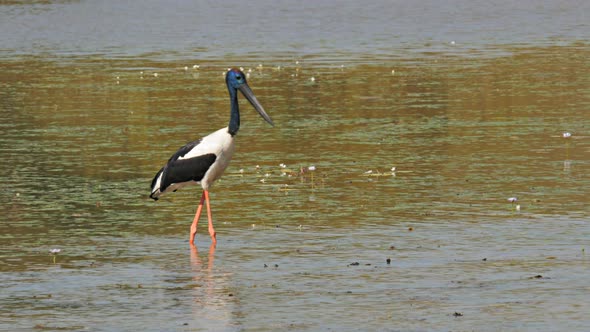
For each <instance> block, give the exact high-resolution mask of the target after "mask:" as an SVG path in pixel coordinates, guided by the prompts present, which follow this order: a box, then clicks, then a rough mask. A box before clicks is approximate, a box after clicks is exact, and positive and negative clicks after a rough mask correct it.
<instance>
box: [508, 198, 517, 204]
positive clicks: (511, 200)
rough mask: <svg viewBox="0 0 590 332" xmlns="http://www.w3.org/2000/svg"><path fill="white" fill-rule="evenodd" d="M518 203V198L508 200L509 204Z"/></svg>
mask: <svg viewBox="0 0 590 332" xmlns="http://www.w3.org/2000/svg"><path fill="white" fill-rule="evenodd" d="M517 201H518V198H517V197H510V198H508V202H510V203H516V202H517Z"/></svg>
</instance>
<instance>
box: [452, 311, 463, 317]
mask: <svg viewBox="0 0 590 332" xmlns="http://www.w3.org/2000/svg"><path fill="white" fill-rule="evenodd" d="M453 316H455V317H463V313H461V312H458V311H455V313H453Z"/></svg>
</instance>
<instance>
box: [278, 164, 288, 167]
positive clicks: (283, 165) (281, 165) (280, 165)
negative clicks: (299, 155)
mask: <svg viewBox="0 0 590 332" xmlns="http://www.w3.org/2000/svg"><path fill="white" fill-rule="evenodd" d="M279 167H281V168H287V165H285V164H283V163H280V164H279Z"/></svg>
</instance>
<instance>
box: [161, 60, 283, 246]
mask: <svg viewBox="0 0 590 332" xmlns="http://www.w3.org/2000/svg"><path fill="white" fill-rule="evenodd" d="M225 82H226V84H227V89H228V90H229V97H230V102H231V107H230V118H229V125H228V126H227V127H225V128H222V129H219V130H218V131H216V132H214V133H211V134H209V135H207V136H205V137H203V138H201V139H200V140H196V141H193V142H190V143H188V144H186V145H185V146H183V147H181V148H180V149H179V150H178V151H176V153H175V154H174V155H172V157H170V159H169V160H168V162H167V163H166V165H164V167H162V169H160V171H159V172H158V173H157V174H156V176H155V177H154V179H153V180H152V193H151V194H150V197H151V198H153V199H154V200H158V198H159V197H160V196H161V195H163V194H165V193H167V192H170V191H176V190H178V189H180V188H181V187H183V186H185V185H187V184H197V183H200V184H201V187H203V194H202V195H201V201H200V203H199V206H198V208H197V212H196V214H195V218H194V219H193V223H192V225H191V229H190V238H189V242H190V244H191V245H193V244H194V239H195V234H196V233H197V223H198V221H199V217H200V216H201V210H202V209H203V202H205V204H206V205H207V218H208V220H209V235H211V240H212V241H213V243H216V242H217V239H216V236H215V230H214V229H213V220H212V218H211V208H210V206H209V188H210V187H211V185H212V184H213V182H215V180H217V179H219V178H220V177H221V175H222V174H223V171H224V170H225V168H226V167H227V165H228V164H229V161H230V160H231V157H232V155H233V153H234V136H235V135H236V134H237V133H238V130H239V129H240V109H239V106H238V90H240V92H241V93H242V94H243V95H244V97H246V99H248V101H249V102H250V104H252V106H254V108H255V109H256V111H258V113H260V115H261V116H262V118H264V120H266V122H268V123H269V124H270V125H271V126H274V124H273V122H272V120H271V119H270V117H269V116H268V114H266V112H265V111H264V108H262V105H260V103H259V102H258V100H257V99H256V97H255V96H254V93H253V92H252V90H251V89H250V87H249V86H248V83H247V82H246V75H244V73H243V72H241V71H240V70H238V69H230V70H229V71H228V72H227V74H226V76H225Z"/></svg>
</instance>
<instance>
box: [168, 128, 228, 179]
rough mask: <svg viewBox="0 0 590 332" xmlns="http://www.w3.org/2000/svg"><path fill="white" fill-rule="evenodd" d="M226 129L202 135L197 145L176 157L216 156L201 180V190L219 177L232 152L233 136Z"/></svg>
mask: <svg viewBox="0 0 590 332" xmlns="http://www.w3.org/2000/svg"><path fill="white" fill-rule="evenodd" d="M227 130H228V128H227V127H226V128H222V129H219V130H218V131H216V132H214V133H211V134H209V135H207V136H205V137H203V139H202V140H201V143H199V145H197V146H195V148H194V149H192V150H191V151H190V152H189V153H187V154H186V155H184V156H183V157H181V158H178V159H187V158H191V157H196V156H200V155H204V154H208V153H213V154H215V155H216V156H217V158H216V159H215V162H214V163H213V165H211V167H209V170H208V171H207V173H205V176H204V177H203V179H202V180H201V186H202V187H203V190H209V187H210V186H211V185H212V184H213V182H215V180H217V179H219V178H220V177H221V175H222V174H223V171H224V170H225V169H226V168H227V165H229V162H230V160H231V157H232V155H233V154H234V148H235V145H234V138H233V136H232V135H230V134H229V133H228V132H227Z"/></svg>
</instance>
